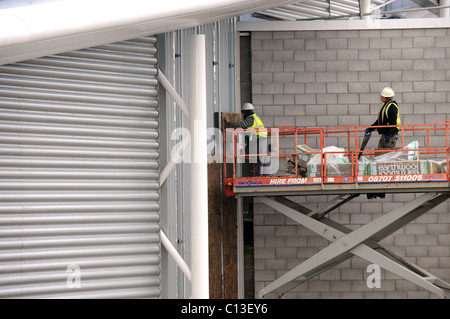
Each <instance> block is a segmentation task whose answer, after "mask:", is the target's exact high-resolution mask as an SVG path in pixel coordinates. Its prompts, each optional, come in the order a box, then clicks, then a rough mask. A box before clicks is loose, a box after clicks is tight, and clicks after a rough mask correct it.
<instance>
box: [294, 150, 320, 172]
mask: <svg viewBox="0 0 450 319" xmlns="http://www.w3.org/2000/svg"><path fill="white" fill-rule="evenodd" d="M312 152H317V151H316V150H315V149H313V148H311V147H309V146H308V145H297V156H298V165H299V166H302V167H306V163H307V162H308V161H309V160H310V159H311V157H313V156H314V155H316V154H308V153H312Z"/></svg>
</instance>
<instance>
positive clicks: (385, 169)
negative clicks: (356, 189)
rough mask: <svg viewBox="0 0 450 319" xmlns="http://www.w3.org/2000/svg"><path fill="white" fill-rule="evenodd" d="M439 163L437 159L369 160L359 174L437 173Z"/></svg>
mask: <svg viewBox="0 0 450 319" xmlns="http://www.w3.org/2000/svg"><path fill="white" fill-rule="evenodd" d="M438 172H439V165H438V163H437V162H435V161H431V160H421V161H391V162H369V163H367V164H366V165H365V170H361V171H359V175H414V174H437V173H438Z"/></svg>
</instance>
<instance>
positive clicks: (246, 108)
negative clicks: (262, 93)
mask: <svg viewBox="0 0 450 319" xmlns="http://www.w3.org/2000/svg"><path fill="white" fill-rule="evenodd" d="M254 111H255V108H254V107H253V104H251V103H244V104H243V105H242V108H241V113H242V116H243V120H242V121H239V122H230V119H229V118H228V117H224V121H225V124H226V125H227V126H229V127H235V128H243V129H255V131H254V132H253V131H252V132H250V136H249V141H250V143H249V144H251V145H254V146H256V149H255V150H254V152H249V153H255V152H256V154H267V130H266V129H265V127H264V123H263V122H262V121H261V119H260V118H259V116H258V115H257V114H256V113H255V112H254ZM255 137H256V138H255ZM260 146H261V147H260ZM260 152H261V153H260ZM252 159H254V158H250V160H252ZM262 159H263V161H262ZM263 162H264V163H263ZM266 162H267V156H259V155H258V156H257V160H256V165H255V167H254V174H253V175H254V176H262V175H264V174H263V172H262V171H261V167H262V166H267V163H266Z"/></svg>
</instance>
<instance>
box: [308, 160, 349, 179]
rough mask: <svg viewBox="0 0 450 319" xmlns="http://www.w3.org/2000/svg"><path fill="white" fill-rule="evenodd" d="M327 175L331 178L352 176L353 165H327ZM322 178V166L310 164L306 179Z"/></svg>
mask: <svg viewBox="0 0 450 319" xmlns="http://www.w3.org/2000/svg"><path fill="white" fill-rule="evenodd" d="M326 175H327V176H329V177H338V176H352V164H351V163H346V164H327V170H326ZM320 176H322V165H321V164H314V163H312V164H308V165H307V171H306V177H320Z"/></svg>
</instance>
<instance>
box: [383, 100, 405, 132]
mask: <svg viewBox="0 0 450 319" xmlns="http://www.w3.org/2000/svg"><path fill="white" fill-rule="evenodd" d="M391 105H395V107H396V108H397V129H398V130H400V125H401V123H400V110H399V109H398V105H397V103H394V102H393V101H392V102H390V103H389V104H388V105H387V106H386V111H385V112H386V117H388V110H389V107H390V106H391ZM388 120H389V117H388Z"/></svg>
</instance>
